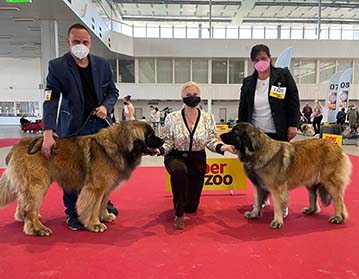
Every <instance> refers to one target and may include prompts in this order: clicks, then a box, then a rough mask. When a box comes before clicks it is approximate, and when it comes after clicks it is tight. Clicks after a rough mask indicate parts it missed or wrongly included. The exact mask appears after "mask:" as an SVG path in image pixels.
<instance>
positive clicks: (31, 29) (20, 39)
mask: <svg viewBox="0 0 359 279" xmlns="http://www.w3.org/2000/svg"><path fill="white" fill-rule="evenodd" d="M4 2H5V1H4V0H0V26H1V28H0V57H40V56H41V32H40V24H41V20H56V21H57V25H58V42H59V53H60V55H62V54H63V53H65V52H67V50H68V49H67V46H66V43H65V39H66V35H67V29H68V28H69V26H71V25H72V24H74V23H76V22H79V21H80V20H79V19H78V17H77V16H76V15H75V14H74V13H73V12H72V11H71V10H70V9H69V8H68V7H67V6H66V5H65V4H64V3H63V1H62V0H32V3H16V4H15V3H4ZM2 7H17V8H19V11H16V10H1V8H2ZM13 18H33V19H34V20H35V21H33V22H32V21H26V22H16V21H14V20H13ZM6 35H10V36H11V38H2V37H3V36H6ZM92 41H93V42H92V44H93V51H94V52H96V53H97V54H99V55H105V54H106V55H107V56H108V55H110V54H111V53H110V52H109V51H108V49H107V48H106V47H105V46H104V45H103V43H102V42H101V41H100V40H98V39H97V37H96V36H95V35H93V36H92Z"/></svg>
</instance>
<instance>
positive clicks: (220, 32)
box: [212, 27, 226, 39]
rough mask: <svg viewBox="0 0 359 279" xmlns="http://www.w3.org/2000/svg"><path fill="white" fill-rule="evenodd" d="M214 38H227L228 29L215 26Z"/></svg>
mask: <svg viewBox="0 0 359 279" xmlns="http://www.w3.org/2000/svg"><path fill="white" fill-rule="evenodd" d="M212 37H213V38H214V39H225V38H226V29H225V28H224V27H213V36H212Z"/></svg>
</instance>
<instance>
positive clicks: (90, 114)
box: [41, 23, 119, 230]
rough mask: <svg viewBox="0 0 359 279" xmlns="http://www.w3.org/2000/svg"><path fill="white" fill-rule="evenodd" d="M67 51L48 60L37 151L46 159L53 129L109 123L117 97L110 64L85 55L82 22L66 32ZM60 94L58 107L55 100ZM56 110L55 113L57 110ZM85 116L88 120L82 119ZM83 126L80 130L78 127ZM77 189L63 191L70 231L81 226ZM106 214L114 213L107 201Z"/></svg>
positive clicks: (66, 131)
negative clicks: (39, 144) (77, 206)
mask: <svg viewBox="0 0 359 279" xmlns="http://www.w3.org/2000/svg"><path fill="white" fill-rule="evenodd" d="M66 43H67V45H68V47H69V52H67V53H66V54H65V55H64V56H62V57H59V58H56V59H54V60H51V61H50V62H49V72H48V75H47V78H46V89H45V100H44V104H43V108H44V116H43V130H44V139H43V143H42V148H41V152H42V154H43V155H44V157H46V158H47V159H48V160H51V158H52V156H53V151H54V150H55V152H54V154H55V155H54V156H56V142H55V139H54V132H56V134H57V135H58V136H59V137H68V136H72V135H75V134H76V135H89V134H94V133H96V132H98V131H99V130H100V129H102V128H106V127H108V124H107V122H106V120H107V121H108V122H109V123H112V119H111V116H110V112H111V111H112V110H113V108H114V105H115V103H116V101H117V98H118V96H119V94H118V90H117V88H116V86H115V82H114V79H113V75H112V70H111V66H110V63H109V62H108V61H106V60H105V59H103V58H101V57H98V56H95V55H93V54H89V52H90V49H91V38H90V32H89V30H88V29H87V28H86V27H85V26H84V25H82V24H80V23H76V24H74V25H72V26H71V27H70V28H69V30H68V33H67V38H66ZM60 96H62V101H61V105H60V108H59V109H58V106H59V100H60ZM58 112H59V113H58ZM87 119H89V120H88V121H86V120H87ZM83 125H84V127H83V128H82V129H81V130H80V128H81V127H82V126H83ZM77 198H78V193H77V192H64V195H63V201H64V205H65V207H66V210H65V213H66V215H67V218H66V224H67V225H68V227H69V228H70V229H72V230H81V229H83V228H84V227H83V224H81V222H80V221H79V220H78V215H77V211H76V202H77ZM107 210H108V212H109V213H113V214H115V215H117V214H118V210H117V209H116V208H115V207H114V206H113V204H112V203H111V202H109V203H108V205H107Z"/></svg>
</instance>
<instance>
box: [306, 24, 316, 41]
mask: <svg viewBox="0 0 359 279" xmlns="http://www.w3.org/2000/svg"><path fill="white" fill-rule="evenodd" d="M316 38H317V33H316V28H314V27H305V28H304V39H312V40H313V39H316Z"/></svg>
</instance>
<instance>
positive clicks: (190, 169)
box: [158, 82, 236, 229]
mask: <svg viewBox="0 0 359 279" xmlns="http://www.w3.org/2000/svg"><path fill="white" fill-rule="evenodd" d="M200 96H201V93H200V88H199V86H198V84H196V83H195V82H187V83H186V84H185V85H184V86H183V88H182V98H183V102H184V107H183V109H182V110H180V111H175V112H173V113H170V114H169V115H168V116H167V117H166V120H165V128H164V141H165V143H164V144H163V146H162V147H161V148H160V149H159V150H158V154H161V155H165V160H164V163H165V166H166V169H167V171H168V173H169V174H170V175H171V185H172V193H173V204H174V209H175V220H174V222H173V226H174V228H175V229H184V216H183V215H184V213H195V212H196V211H197V208H198V205H199V200H200V197H201V192H202V187H203V182H204V175H205V171H206V152H205V148H206V147H207V148H208V149H209V150H211V151H212V152H217V153H220V154H222V155H223V154H224V152H225V151H229V152H231V153H236V150H235V148H234V147H233V146H231V145H226V144H223V143H222V142H221V141H220V140H219V139H218V136H217V133H216V123H215V121H214V116H213V115H212V114H209V113H207V112H204V111H201V110H200V109H199V108H197V106H198V104H199V103H200V101H201V97H200Z"/></svg>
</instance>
